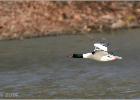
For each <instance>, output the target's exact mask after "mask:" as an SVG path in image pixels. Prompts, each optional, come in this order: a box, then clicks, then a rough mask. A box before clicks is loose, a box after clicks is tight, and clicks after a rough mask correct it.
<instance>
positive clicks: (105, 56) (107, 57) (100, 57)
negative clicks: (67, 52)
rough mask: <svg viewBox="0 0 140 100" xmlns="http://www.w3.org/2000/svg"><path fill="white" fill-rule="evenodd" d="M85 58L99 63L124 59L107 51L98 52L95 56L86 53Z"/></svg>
mask: <svg viewBox="0 0 140 100" xmlns="http://www.w3.org/2000/svg"><path fill="white" fill-rule="evenodd" d="M83 58H88V59H93V60H97V61H113V60H117V59H122V57H119V56H114V55H111V54H109V53H108V52H105V51H96V52H95V53H94V54H92V53H85V54H83Z"/></svg>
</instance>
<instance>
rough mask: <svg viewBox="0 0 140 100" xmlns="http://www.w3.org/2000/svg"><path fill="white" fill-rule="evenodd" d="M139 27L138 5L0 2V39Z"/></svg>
mask: <svg viewBox="0 0 140 100" xmlns="http://www.w3.org/2000/svg"><path fill="white" fill-rule="evenodd" d="M139 26H140V2H138V1H134V2H132V1H131V2H128V1H124V2H122V1H119V2H114V1H106V2H104V1H98V2H97V1H77V2H76V1H57V2H56V1H50V2H48V1H0V39H1V40H3V39H23V38H30V37H39V36H49V35H61V34H78V33H94V32H95V31H105V30H112V29H119V28H132V27H139Z"/></svg>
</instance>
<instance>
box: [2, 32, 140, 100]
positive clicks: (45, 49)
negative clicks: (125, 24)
mask: <svg viewBox="0 0 140 100" xmlns="http://www.w3.org/2000/svg"><path fill="white" fill-rule="evenodd" d="M139 33H140V29H134V30H121V31H116V32H112V33H110V34H104V33H103V34H101V33H100V34H94V35H91V37H93V40H91V39H90V38H88V37H87V36H85V35H76V36H60V37H46V38H37V39H25V40H22V41H19V40H12V41H1V42H0V98H4V97H6V96H5V95H2V94H5V93H17V97H13V98H60V99H62V98H67V99H68V98H140V77H139V76H140V72H139V71H140V53H139V52H140V45H139V43H140V39H139V37H140V34H139ZM102 38H105V39H107V40H109V41H110V42H111V44H112V48H117V49H118V50H117V51H114V54H116V55H118V56H122V57H123V60H118V61H115V62H104V63H103V62H97V61H93V60H87V59H72V58H69V57H67V56H69V55H71V54H72V53H86V52H91V51H92V50H93V42H92V41H97V40H100V39H102ZM9 98H12V96H11V97H10V96H9Z"/></svg>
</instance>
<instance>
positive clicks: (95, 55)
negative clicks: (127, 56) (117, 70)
mask: <svg viewBox="0 0 140 100" xmlns="http://www.w3.org/2000/svg"><path fill="white" fill-rule="evenodd" d="M94 47H95V49H94V51H93V52H91V53H85V54H73V56H72V57H73V58H88V59H93V60H97V61H114V60H117V59H122V57H119V56H114V55H112V54H109V53H108V52H107V47H106V46H105V45H104V44H101V43H95V44H94Z"/></svg>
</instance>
